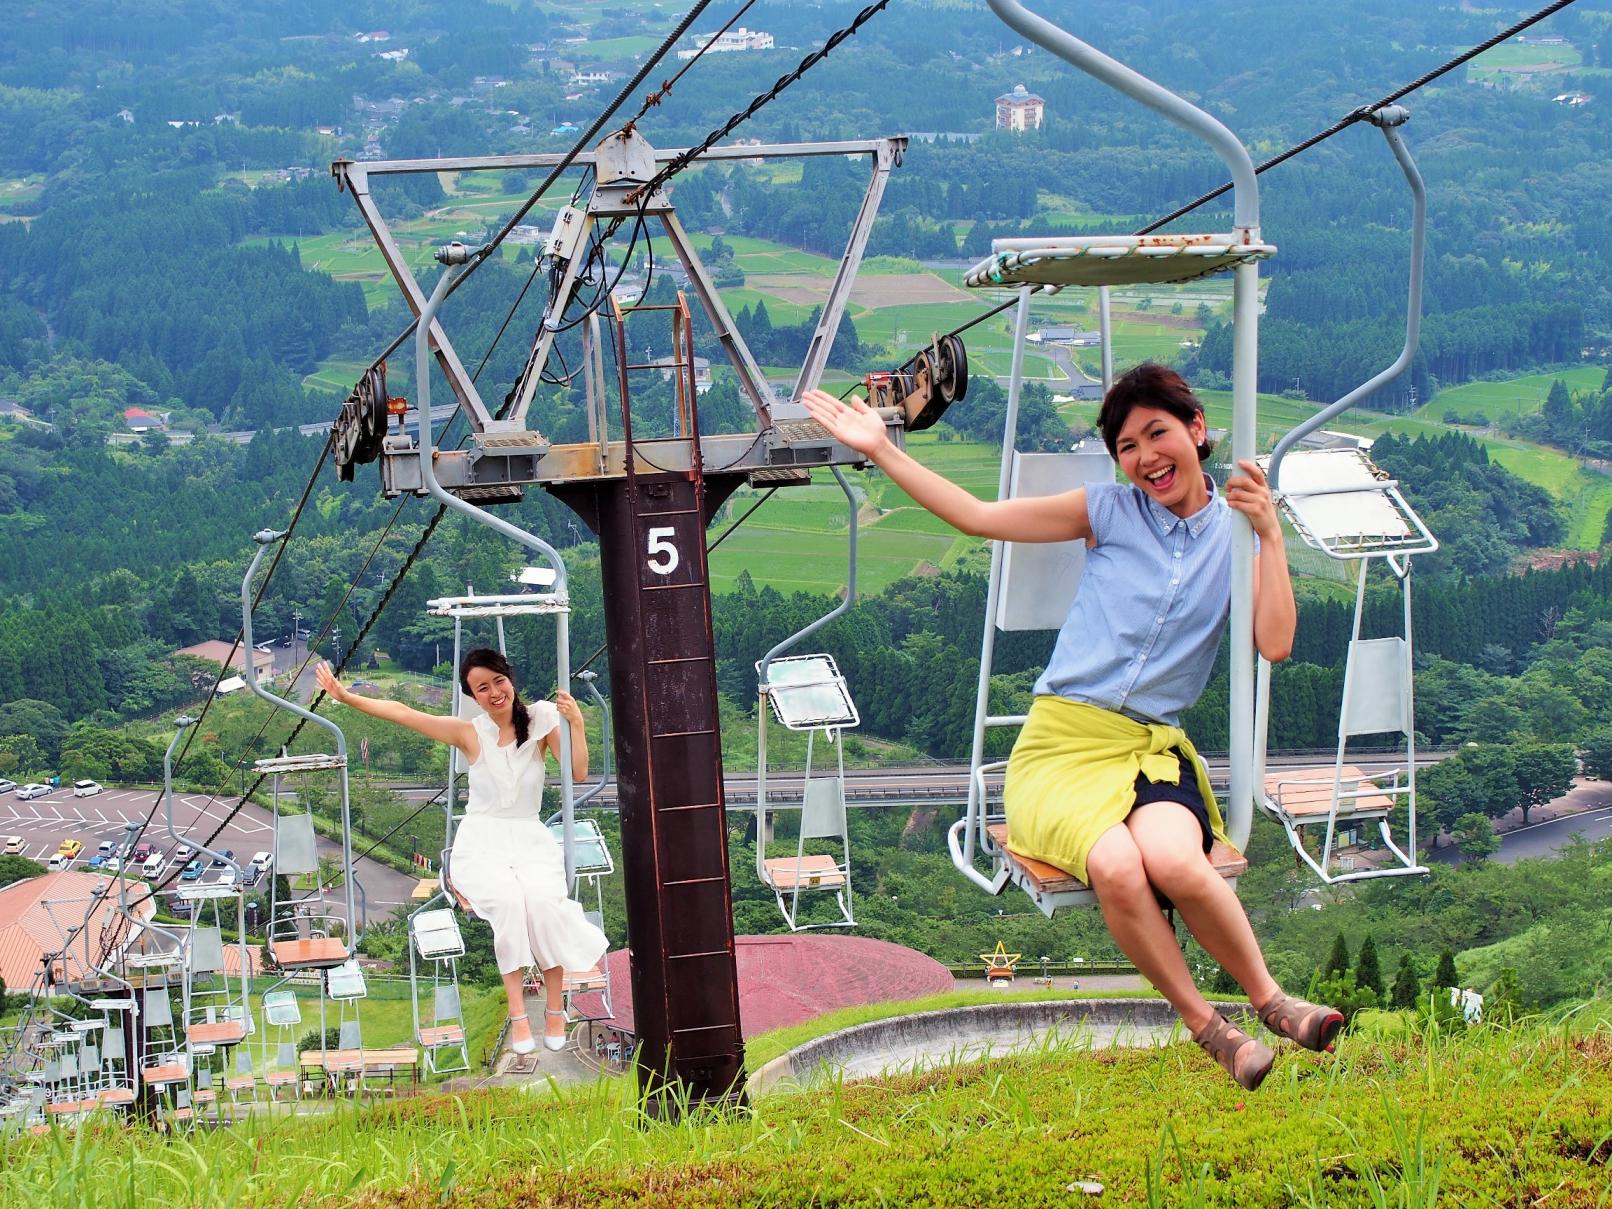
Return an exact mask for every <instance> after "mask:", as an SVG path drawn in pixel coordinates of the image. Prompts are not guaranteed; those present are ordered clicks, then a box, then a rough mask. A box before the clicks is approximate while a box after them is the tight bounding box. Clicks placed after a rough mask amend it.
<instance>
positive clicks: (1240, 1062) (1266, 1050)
mask: <svg viewBox="0 0 1612 1209" xmlns="http://www.w3.org/2000/svg"><path fill="white" fill-rule="evenodd" d="M1192 1039H1193V1040H1194V1041H1196V1042H1197V1043H1198V1044H1199V1045H1201V1046H1202V1047H1203V1048H1204V1050H1205V1051H1206V1052H1207V1053H1208V1054H1209V1056H1210V1057H1211V1058H1213V1059H1214V1060H1215V1061H1216V1062H1218V1063H1220V1065H1221V1066H1222V1067H1224V1068H1225V1070H1226V1073H1227V1074H1229V1075H1230V1076H1231V1077H1232V1078H1233V1079H1235V1080H1237V1083H1238V1084H1239V1085H1240V1086H1241V1087H1243V1088H1244V1089H1246V1090H1248V1091H1253V1090H1254V1089H1255V1088H1257V1087H1258V1086H1259V1085H1260V1084H1261V1083H1262V1082H1264V1080H1265V1076H1266V1075H1268V1074H1270V1073H1271V1064H1272V1063H1273V1062H1275V1061H1276V1054H1275V1052H1274V1051H1273V1050H1272V1049H1271V1048H1270V1046H1268V1045H1266V1044H1265V1043H1264V1042H1262V1041H1259V1040H1258V1039H1256V1038H1254V1037H1250V1036H1249V1035H1248V1034H1247V1033H1245V1032H1243V1030H1242V1029H1240V1028H1238V1027H1237V1026H1236V1025H1235V1024H1233V1023H1231V1021H1229V1020H1227V1019H1226V1018H1225V1017H1224V1016H1222V1015H1221V1014H1220V1013H1219V1012H1216V1013H1215V1014H1214V1015H1213V1016H1211V1017H1209V1023H1208V1024H1206V1025H1204V1026H1203V1028H1202V1029H1200V1030H1199V1031H1198V1032H1196V1033H1194V1034H1193V1036H1192Z"/></svg>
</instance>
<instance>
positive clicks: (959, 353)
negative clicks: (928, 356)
mask: <svg viewBox="0 0 1612 1209" xmlns="http://www.w3.org/2000/svg"><path fill="white" fill-rule="evenodd" d="M938 344H939V348H940V364H939V365H938V366H937V367H936V369H937V370H938V372H937V373H936V374H935V376H934V382H935V387H936V389H937V390H939V392H940V397H941V398H942V399H944V400H945V401H946V402H947V403H955V402H957V401H958V400H959V399H961V398H962V397H963V396H964V395H966V394H967V393H968V351H967V350H966V349H964V348H963V341H962V339H961V338H960V337H957V336H942V337H941V338H940V340H939V341H938Z"/></svg>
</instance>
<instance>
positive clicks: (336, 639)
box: [330, 626, 341, 667]
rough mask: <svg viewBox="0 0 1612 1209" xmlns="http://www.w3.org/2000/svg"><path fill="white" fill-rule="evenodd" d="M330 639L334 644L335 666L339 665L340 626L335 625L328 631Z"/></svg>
mask: <svg viewBox="0 0 1612 1209" xmlns="http://www.w3.org/2000/svg"><path fill="white" fill-rule="evenodd" d="M330 641H331V642H333V643H334V644H335V646H336V666H337V667H340V666H341V627H340V626H336V627H334V628H333V629H332V630H331V631H330Z"/></svg>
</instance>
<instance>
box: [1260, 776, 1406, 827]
mask: <svg viewBox="0 0 1612 1209" xmlns="http://www.w3.org/2000/svg"><path fill="white" fill-rule="evenodd" d="M1339 771H1341V772H1342V774H1343V778H1342V785H1341V787H1340V788H1341V790H1342V792H1343V793H1344V794H1348V795H1350V796H1347V797H1340V798H1339V801H1338V815H1337V817H1338V818H1340V819H1359V818H1370V819H1380V818H1383V817H1384V816H1386V815H1387V814H1388V812H1389V811H1390V810H1392V809H1393V808H1394V799H1393V798H1392V797H1390V796H1389V795H1388V794H1386V793H1384V792H1383V791H1382V790H1381V789H1379V788H1378V787H1377V786H1376V785H1375V784H1373V783H1372V781H1371V779H1370V778H1368V777H1367V776H1366V774H1365V773H1364V772H1362V771H1361V770H1360V769H1358V768H1356V767H1355V766H1354V765H1353V764H1345V765H1344V766H1343V767H1342V769H1341V770H1339V769H1336V768H1334V767H1333V766H1332V765H1330V764H1328V765H1326V766H1325V767H1323V768H1290V769H1287V770H1285V771H1283V772H1268V773H1266V774H1265V797H1266V799H1267V800H1268V801H1270V802H1271V804H1272V805H1274V806H1275V807H1276V809H1277V810H1279V811H1281V813H1282V814H1284V815H1286V816H1287V817H1288V818H1289V819H1292V820H1293V821H1294V822H1295V823H1309V822H1322V821H1324V820H1325V819H1326V818H1327V817H1328V816H1329V815H1331V814H1332V782H1333V780H1334V779H1336V777H1337V775H1338V773H1339ZM1357 790H1358V793H1357V792H1356V791H1357Z"/></svg>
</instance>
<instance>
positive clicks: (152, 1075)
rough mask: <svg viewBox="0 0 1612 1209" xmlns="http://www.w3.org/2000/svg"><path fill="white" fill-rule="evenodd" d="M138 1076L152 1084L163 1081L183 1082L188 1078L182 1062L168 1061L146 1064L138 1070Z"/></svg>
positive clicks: (159, 1083) (159, 1084)
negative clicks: (151, 1064)
mask: <svg viewBox="0 0 1612 1209" xmlns="http://www.w3.org/2000/svg"><path fill="white" fill-rule="evenodd" d="M140 1077H141V1078H142V1079H144V1080H145V1081H146V1082H147V1083H150V1084H152V1085H153V1086H161V1085H162V1084H164V1083H183V1082H184V1081H185V1080H186V1079H188V1078H190V1074H189V1072H187V1071H186V1070H185V1064H184V1063H183V1062H169V1063H166V1064H165V1065H163V1066H148V1067H146V1068H145V1070H143V1071H141V1072H140Z"/></svg>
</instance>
